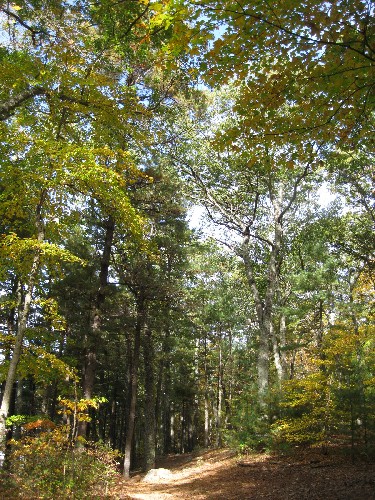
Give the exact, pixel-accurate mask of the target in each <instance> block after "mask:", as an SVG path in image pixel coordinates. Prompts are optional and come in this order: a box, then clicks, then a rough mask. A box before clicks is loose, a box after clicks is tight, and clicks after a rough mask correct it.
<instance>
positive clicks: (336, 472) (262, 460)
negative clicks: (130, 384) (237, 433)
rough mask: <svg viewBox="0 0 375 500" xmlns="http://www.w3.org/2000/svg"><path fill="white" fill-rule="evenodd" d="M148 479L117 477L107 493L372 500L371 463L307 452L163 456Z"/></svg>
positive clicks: (152, 498)
mask: <svg viewBox="0 0 375 500" xmlns="http://www.w3.org/2000/svg"><path fill="white" fill-rule="evenodd" d="M157 466H158V468H159V470H157V471H155V473H154V476H155V477H152V478H151V479H150V481H151V482H146V481H145V479H146V478H145V475H144V474H136V475H135V476H134V477H132V478H131V479H130V480H129V481H124V480H120V481H119V483H118V484H117V485H116V488H114V489H113V491H112V494H111V497H112V498H116V499H124V500H125V499H134V500H135V499H139V500H171V499H176V500H182V499H194V500H236V499H254V500H257V499H268V500H375V464H374V463H364V462H358V463H355V464H352V463H351V462H350V459H349V458H348V457H346V458H345V457H341V456H339V455H333V454H329V455H328V456H325V455H320V454H319V453H318V452H313V451H311V450H309V451H307V452H300V453H299V454H298V455H296V456H294V457H293V458H291V457H275V456H271V455H266V454H264V455H254V456H251V457H247V458H246V459H239V458H238V457H235V456H234V455H233V454H232V453H231V452H230V451H228V450H216V451H208V452H204V453H201V454H199V455H198V454H184V455H175V456H170V457H166V458H164V459H163V460H160V461H159V463H158V464H157Z"/></svg>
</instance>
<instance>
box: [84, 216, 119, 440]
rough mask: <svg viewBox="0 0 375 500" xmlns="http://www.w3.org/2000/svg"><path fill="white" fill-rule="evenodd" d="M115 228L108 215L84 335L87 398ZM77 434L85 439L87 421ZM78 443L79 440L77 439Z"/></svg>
mask: <svg viewBox="0 0 375 500" xmlns="http://www.w3.org/2000/svg"><path fill="white" fill-rule="evenodd" d="M114 230H115V220H114V219H113V217H111V216H110V217H108V219H107V221H106V231H105V238H104V245H103V253H102V257H101V262H100V274H99V288H98V290H97V292H96V297H95V300H94V304H93V308H92V311H91V325H90V327H89V335H87V336H86V356H85V364H84V370H83V377H82V390H83V397H84V398H85V399H87V400H89V399H92V397H93V391H94V383H95V374H96V366H97V360H96V352H97V348H98V341H99V338H100V331H101V322H102V309H103V305H104V302H105V297H106V291H107V286H108V272H109V264H110V257H111V248H112V243H113V236H114ZM78 436H79V437H82V438H84V439H86V437H87V422H86V421H81V422H79V424H78ZM77 443H78V445H79V441H77Z"/></svg>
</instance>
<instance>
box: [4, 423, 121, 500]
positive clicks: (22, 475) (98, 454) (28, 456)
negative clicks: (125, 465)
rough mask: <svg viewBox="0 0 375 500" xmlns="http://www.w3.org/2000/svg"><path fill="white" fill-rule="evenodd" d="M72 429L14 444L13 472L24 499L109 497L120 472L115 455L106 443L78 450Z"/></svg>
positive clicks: (46, 433) (26, 439)
mask: <svg viewBox="0 0 375 500" xmlns="http://www.w3.org/2000/svg"><path fill="white" fill-rule="evenodd" d="M69 434H70V432H69V428H68V427H66V426H61V427H57V428H55V429H52V430H48V431H45V432H41V433H40V434H39V435H37V436H35V437H24V438H23V439H21V440H20V441H17V442H13V443H12V445H13V451H12V453H11V455H10V471H11V477H12V480H13V482H14V484H15V485H16V486H17V488H18V490H19V493H20V496H21V497H26V498H43V499H49V498H59V499H65V498H73V497H75V498H83V497H86V496H90V495H92V496H95V497H100V496H103V495H104V494H106V491H107V489H108V487H109V486H110V484H111V483H112V482H113V481H114V479H115V476H116V474H117V472H116V465H117V464H116V461H115V456H116V454H115V452H113V451H112V450H110V449H109V448H108V447H106V446H104V445H103V444H100V443H99V444H90V443H87V447H85V448H80V449H76V448H75V447H74V446H73V444H72V442H71V441H70V439H69Z"/></svg>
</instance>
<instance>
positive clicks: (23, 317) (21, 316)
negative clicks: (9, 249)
mask: <svg viewBox="0 0 375 500" xmlns="http://www.w3.org/2000/svg"><path fill="white" fill-rule="evenodd" d="M46 196H47V192H46V191H42V193H41V197H40V201H39V204H38V206H37V209H36V230H37V242H38V243H39V244H40V243H42V242H43V240H44V225H43V219H42V207H43V203H44V201H45V198H46ZM40 254H41V252H40V248H37V249H36V250H35V253H34V257H33V261H32V264H31V269H30V274H29V280H28V283H27V287H26V293H25V294H24V296H23V297H22V298H21V300H20V301H19V308H18V323H17V332H16V338H15V343H14V348H13V353H12V358H11V360H10V363H9V368H8V373H7V378H6V381H5V387H4V393H3V399H2V402H1V408H0V467H1V466H2V465H3V461H4V458H5V450H6V443H5V441H6V419H7V417H8V414H9V408H10V404H11V396H12V390H13V385H14V382H15V379H16V370H17V366H18V363H19V360H20V357H21V351H22V342H23V338H24V335H25V331H26V327H27V320H28V317H29V312H30V307H31V300H32V295H33V292H34V287H35V283H36V279H37V276H38V272H39V267H40ZM21 295H22V294H21Z"/></svg>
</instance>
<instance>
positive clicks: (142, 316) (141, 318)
mask: <svg viewBox="0 0 375 500" xmlns="http://www.w3.org/2000/svg"><path fill="white" fill-rule="evenodd" d="M145 323H146V308H145V300H144V298H143V297H142V296H140V297H138V298H137V323H136V327H135V331H134V347H133V357H132V358H133V359H132V366H131V374H130V407H129V417H128V428H127V431H126V438H125V455H124V472H123V475H124V477H125V478H129V477H130V467H131V452H132V446H133V437H134V428H135V416H136V406H137V390H138V367H139V355H140V346H141V334H142V331H143V329H144V326H145Z"/></svg>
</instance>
